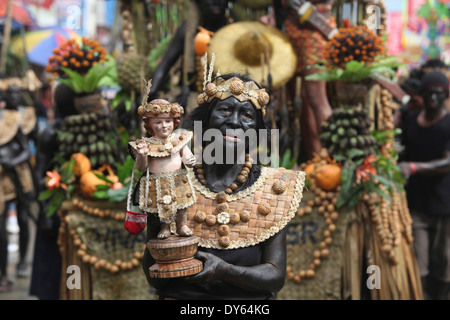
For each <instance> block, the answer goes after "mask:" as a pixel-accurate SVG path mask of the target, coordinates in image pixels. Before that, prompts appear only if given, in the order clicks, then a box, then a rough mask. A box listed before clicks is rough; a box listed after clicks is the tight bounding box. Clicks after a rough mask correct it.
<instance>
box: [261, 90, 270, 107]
mask: <svg viewBox="0 0 450 320" xmlns="http://www.w3.org/2000/svg"><path fill="white" fill-rule="evenodd" d="M269 100H270V97H269V94H268V93H267V92H265V91H261V92H260V93H259V94H258V103H259V105H260V106H261V107H264V106H265V105H267V104H268V103H269Z"/></svg>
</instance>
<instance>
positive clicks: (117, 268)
mask: <svg viewBox="0 0 450 320" xmlns="http://www.w3.org/2000/svg"><path fill="white" fill-rule="evenodd" d="M109 272H111V273H117V272H119V267H118V266H116V265H112V266H111V267H110V268H109Z"/></svg>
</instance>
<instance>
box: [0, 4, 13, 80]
mask: <svg viewBox="0 0 450 320" xmlns="http://www.w3.org/2000/svg"><path fill="white" fill-rule="evenodd" d="M11 23H12V0H8V6H7V7H6V20H5V26H4V29H3V43H2V52H1V57H0V72H1V73H3V74H4V73H5V71H6V56H7V54H8V46H9V40H10V38H11Z"/></svg>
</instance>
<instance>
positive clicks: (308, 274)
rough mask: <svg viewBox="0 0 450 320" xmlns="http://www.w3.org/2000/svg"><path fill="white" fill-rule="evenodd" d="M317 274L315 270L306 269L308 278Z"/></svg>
mask: <svg viewBox="0 0 450 320" xmlns="http://www.w3.org/2000/svg"><path fill="white" fill-rule="evenodd" d="M315 274H316V273H315V272H314V270H312V269H308V270H306V274H305V276H306V278H312V277H314V275H315Z"/></svg>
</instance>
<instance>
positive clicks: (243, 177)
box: [194, 154, 253, 194]
mask: <svg viewBox="0 0 450 320" xmlns="http://www.w3.org/2000/svg"><path fill="white" fill-rule="evenodd" d="M252 167H253V164H252V159H251V158H250V155H249V154H246V155H245V163H244V166H243V167H242V170H241V172H240V173H239V174H238V176H237V177H236V180H235V181H234V182H233V183H232V184H230V186H229V187H228V188H225V190H224V192H225V193H226V194H231V193H233V192H235V191H236V190H237V189H238V188H239V187H240V186H241V185H242V184H244V183H245V181H247V178H248V175H249V174H250V171H251V170H252ZM194 168H195V169H196V173H197V177H198V179H199V180H200V182H201V183H203V184H204V185H205V186H206V185H207V181H206V178H205V169H203V165H202V164H197V165H195V167H194Z"/></svg>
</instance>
